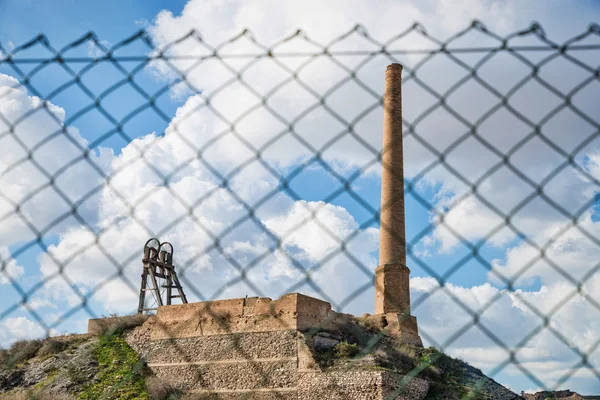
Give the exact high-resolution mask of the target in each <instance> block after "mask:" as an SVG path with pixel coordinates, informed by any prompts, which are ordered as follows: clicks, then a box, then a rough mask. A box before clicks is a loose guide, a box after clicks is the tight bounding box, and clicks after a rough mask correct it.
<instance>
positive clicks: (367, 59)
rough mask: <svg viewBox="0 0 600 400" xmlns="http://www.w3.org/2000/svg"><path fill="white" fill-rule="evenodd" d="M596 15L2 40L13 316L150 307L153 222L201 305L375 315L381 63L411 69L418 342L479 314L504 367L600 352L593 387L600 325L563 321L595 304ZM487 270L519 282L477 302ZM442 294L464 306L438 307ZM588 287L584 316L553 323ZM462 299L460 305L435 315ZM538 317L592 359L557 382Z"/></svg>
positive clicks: (0, 106) (47, 330) (409, 175)
mask: <svg viewBox="0 0 600 400" xmlns="http://www.w3.org/2000/svg"><path fill="white" fill-rule="evenodd" d="M599 33H600V28H599V27H598V25H591V26H590V27H589V28H588V29H587V30H585V31H584V32H583V33H582V34H580V35H577V36H575V37H573V38H572V39H570V40H567V41H566V42H564V43H555V42H553V41H552V40H550V39H549V38H548V37H547V36H546V35H545V33H544V30H543V29H542V27H541V26H539V25H537V24H533V25H532V26H531V27H530V28H528V29H526V30H523V31H519V32H515V33H513V34H510V35H507V36H498V35H496V34H494V33H493V32H490V31H489V30H488V29H486V27H485V26H483V25H482V24H481V23H479V22H474V23H473V24H472V25H471V26H470V27H468V28H466V29H465V30H463V31H461V32H460V33H458V34H456V35H454V36H452V37H450V38H448V39H447V40H444V41H440V40H438V39H436V38H434V37H432V36H431V35H429V34H428V33H427V32H426V30H425V29H424V28H423V27H422V26H420V25H418V24H415V25H414V26H412V27H411V28H410V29H408V30H406V31H404V32H402V33H400V34H398V35H396V36H395V37H393V38H391V39H390V40H388V41H386V42H378V41H377V40H375V39H374V38H372V37H370V36H369V35H368V34H367V32H366V31H365V30H364V29H363V28H362V27H360V26H357V27H356V28H354V29H352V30H351V31H349V32H348V33H347V34H345V35H343V36H341V37H339V38H338V39H336V40H334V41H332V42H330V43H327V44H323V43H318V42H317V41H315V40H313V39H311V38H309V37H308V36H307V35H306V34H305V33H304V32H302V31H298V32H296V33H295V34H294V35H292V36H290V37H287V38H285V39H283V40H281V41H279V42H277V43H275V44H272V45H270V46H267V45H264V44H261V43H260V42H259V41H258V40H257V39H255V38H254V37H253V36H252V34H251V33H250V32H248V31H244V32H243V33H242V34H240V35H238V36H236V37H234V38H232V39H230V40H228V41H226V42H224V43H221V44H218V45H216V46H214V45H211V44H209V43H207V42H206V41H205V40H204V39H203V38H202V36H201V35H200V34H199V33H198V32H195V31H192V32H190V33H189V34H188V35H186V36H184V37H181V38H179V39H178V40H175V41H168V42H167V41H166V39H164V38H162V39H161V38H156V37H153V36H152V35H151V33H149V32H146V31H140V32H139V33H138V34H136V35H134V36H132V37H130V38H127V39H125V40H123V41H122V42H120V43H118V44H115V45H109V44H107V43H106V42H103V41H101V40H99V39H98V38H97V37H96V36H95V35H94V34H88V35H86V36H84V37H82V38H80V39H78V40H76V41H74V42H72V43H71V44H69V45H67V46H65V47H63V48H62V49H56V48H54V47H53V46H52V44H51V43H50V41H49V40H48V39H47V38H46V37H44V36H43V35H41V36H38V37H37V38H35V39H34V40H32V41H30V42H28V43H25V44H23V45H21V46H17V47H14V48H12V49H9V48H7V47H6V46H5V45H4V44H0V73H1V74H4V77H2V80H0V87H1V88H2V90H1V91H0V143H2V148H3V156H2V157H1V158H0V182H1V183H0V221H2V223H1V225H3V226H4V231H5V232H4V233H2V236H1V237H2V243H1V244H0V251H2V253H0V254H1V255H2V279H1V282H2V283H3V284H4V285H5V287H6V289H3V290H5V291H6V293H7V295H4V296H3V301H2V307H1V312H0V320H7V319H8V318H9V317H10V316H11V315H25V316H27V317H28V318H31V319H32V320H34V322H35V325H36V326H38V327H41V328H42V331H43V332H40V334H42V335H43V334H45V335H53V334H55V333H56V331H57V329H61V327H63V328H64V327H65V326H67V327H70V328H72V329H75V328H74V327H73V326H70V325H68V324H67V323H68V322H69V321H72V320H75V319H77V318H79V319H85V318H87V317H90V318H95V317H98V316H100V315H101V314H102V313H103V312H104V310H105V309H107V308H108V309H110V308H111V307H113V308H114V309H120V310H123V309H129V310H132V309H134V308H135V306H137V301H136V299H137V296H138V294H139V290H140V287H139V278H138V277H139V273H141V269H142V267H141V261H140V260H141V258H142V249H141V246H142V244H143V243H144V242H145V241H146V239H147V238H149V237H156V238H159V239H160V240H161V241H164V240H168V241H170V242H172V243H173V245H174V248H175V259H174V264H175V265H176V266H177V270H178V271H179V272H178V273H179V274H180V280H181V282H182V285H183V287H184V289H185V291H186V293H188V297H189V298H190V301H207V300H213V299H222V298H231V297H243V295H244V294H250V295H253V296H254V295H256V296H261V297H267V296H268V297H273V298H274V297H275V296H280V295H282V294H285V293H289V292H296V291H302V292H306V293H308V294H310V295H313V296H315V297H318V298H320V299H323V300H326V301H328V302H330V303H331V304H332V306H333V308H334V309H335V310H338V311H342V312H353V313H355V311H357V310H358V311H359V312H360V311H362V312H365V311H370V310H371V309H372V307H371V304H372V299H371V298H372V297H373V288H374V269H375V266H376V261H375V259H374V258H373V257H374V256H373V255H374V254H376V251H377V250H376V246H374V245H373V242H374V241H375V242H376V241H377V237H376V236H373V235H374V234H376V232H377V230H378V229H379V225H378V222H379V213H380V208H379V197H378V196H379V191H380V186H378V182H379V179H380V178H379V176H380V175H379V174H380V172H381V168H382V165H381V153H382V149H381V133H382V129H381V119H382V111H383V97H382V96H383V91H382V88H383V78H384V70H385V68H384V66H385V65H386V64H389V63H402V64H403V65H404V73H403V97H404V117H403V125H404V134H403V136H404V146H405V157H406V158H405V172H406V176H405V177H404V178H405V198H406V214H407V222H406V223H407V242H408V243H407V260H408V265H409V267H410V268H411V269H412V277H417V278H415V279H416V280H417V281H415V280H414V279H413V282H412V284H413V285H417V286H418V285H424V286H418V287H417V289H416V290H417V292H414V291H413V294H412V295H413V301H412V313H413V315H417V316H418V318H419V320H420V321H422V322H420V324H419V329H420V332H419V333H420V335H421V337H422V338H423V340H424V341H425V342H426V343H427V344H430V345H433V346H435V347H437V348H439V349H441V350H451V349H452V348H453V346H458V347H460V346H461V345H460V338H461V337H463V336H464V335H466V334H467V333H468V332H469V331H470V330H473V329H477V330H478V332H479V334H480V336H481V337H485V338H486V340H488V344H490V343H491V344H492V345H491V346H489V347H488V348H489V349H490V351H492V350H494V349H493V347H494V348H495V349H497V350H500V354H501V355H502V356H501V357H500V358H501V359H502V360H503V361H501V362H497V363H495V361H494V363H495V365H493V367H492V366H490V365H488V367H489V368H487V369H486V373H487V374H488V375H489V376H492V377H494V376H496V375H497V374H499V373H501V372H502V371H503V370H505V369H506V368H507V367H511V368H515V370H516V371H517V373H519V374H523V375H524V376H527V377H528V378H529V379H530V382H532V383H533V384H534V385H537V387H539V388H548V389H550V388H553V389H554V388H558V387H561V386H562V385H563V384H564V383H565V382H568V381H569V379H571V378H572V377H574V376H576V375H577V374H579V373H580V372H581V371H582V370H585V372H586V374H587V375H586V376H587V379H588V382H589V381H594V382H596V383H595V385H596V387H598V386H597V385H598V383H599V382H600V369H599V368H598V360H599V357H600V355H599V352H598V350H597V349H598V346H599V345H600V337H599V336H598V331H596V332H593V331H587V332H586V335H587V336H586V341H585V343H583V342H581V343H577V342H576V340H577V338H574V337H573V336H569V334H565V331H564V329H563V328H564V327H565V326H566V325H568V324H569V323H570V324H577V321H584V320H586V319H590V320H594V319H595V320H600V319H599V318H598V315H594V313H595V312H596V311H600V304H599V303H600V298H598V297H597V295H596V293H597V290H598V287H599V286H598V285H599V283H598V278H597V277H598V270H599V269H600V263H598V262H597V261H595V260H594V255H595V253H594V252H593V251H594V250H595V249H596V248H597V247H598V245H599V244H600V243H599V241H598V238H597V236H598V235H597V234H596V233H597V230H594V224H595V220H596V216H595V207H596V201H597V197H596V196H597V195H596V191H597V187H598V184H599V182H598V175H597V171H596V170H595V169H594V168H595V167H596V165H597V164H596V163H595V158H594V157H595V148H594V146H596V143H597V142H596V141H597V140H598V136H599V133H600V120H599V118H598V116H599V113H598V106H597V104H598V102H597V101H598V94H599V93H600V91H599V89H600V86H598V84H599V83H600V65H599V64H598V61H597V60H598V56H597V54H598V51H599V50H600V41H599V40H598V37H599ZM161 40H162V42H161ZM349 88H352V90H350V89H349ZM61 107H64V108H65V109H67V110H68V112H65V111H64V110H63V109H62V108H61ZM92 132H93V133H92ZM150 132H154V133H151V134H149V133H150ZM383 167H385V166H383ZM374 182H375V183H374ZM571 184H572V185H573V186H572V187H569V188H568V189H565V187H567V186H568V185H571ZM346 210H347V211H346ZM595 229H597V228H595ZM583 241H585V243H586V244H585V245H582V244H581V243H582V242H583ZM569 246H570V247H569ZM180 249H181V250H180ZM515 249H516V250H515ZM559 250H561V251H562V252H560V253H559ZM578 251H579V252H580V253H577V252H578ZM580 254H583V255H585V256H587V257H582V256H580ZM504 257H506V258H505V259H504ZM498 260H504V261H498ZM440 263H444V265H443V266H442V265H440ZM573 263H575V264H576V265H573ZM481 267H483V268H481ZM478 274H479V275H478ZM482 274H483V275H482ZM430 278H433V280H432V279H430ZM470 279H472V280H470ZM488 279H489V280H490V281H492V282H494V283H495V284H496V287H500V288H501V289H498V290H492V291H491V293H492V294H490V295H485V296H483V298H482V299H480V301H478V302H476V303H473V302H470V301H469V298H468V297H465V296H464V295H461V292H460V290H459V289H458V287H459V286H461V285H462V286H468V285H481V284H483V283H484V282H487V281H488ZM536 279H537V281H536ZM594 279H595V281H594ZM540 280H541V284H542V285H543V284H546V285H549V286H552V285H563V286H561V288H565V289H564V290H560V291H557V292H556V293H555V294H553V295H552V298H550V299H549V300H544V303H543V304H542V305H543V306H540V303H539V302H538V301H537V300H536V298H535V297H532V296H528V295H527V292H526V291H523V290H522V289H521V288H523V287H525V288H527V287H532V286H530V285H533V287H537V286H539V285H540ZM434 282H437V283H434ZM548 282H551V284H550V283H548ZM425 283H427V284H425ZM536 285H537V286H536ZM449 287H454V289H453V290H450V289H449ZM538 289H539V287H538ZM538 289H536V290H538ZM542 292H543V289H542ZM442 294H443V296H445V297H444V299H445V300H444V301H445V302H447V303H448V304H452V307H455V308H454V311H452V312H450V311H448V310H450V308H448V309H437V308H433V307H432V308H428V306H427V304H428V302H431V301H432V299H433V298H434V297H435V296H440V295H442ZM540 296H541V295H540ZM507 298H510V299H511V300H512V301H513V304H514V306H513V309H515V310H516V309H517V308H518V309H519V312H521V313H523V315H527V316H529V318H530V320H531V321H534V322H533V323H532V325H527V326H526V328H527V329H523V331H520V332H518V333H519V334H518V335H516V336H518V337H516V336H515V335H514V334H511V335H509V336H510V337H504V336H503V331H502V330H500V329H497V327H496V326H495V325H494V327H493V328H490V327H489V326H490V324H488V323H487V320H486V318H487V316H486V313H488V314H489V313H492V314H493V311H490V310H494V307H497V306H498V304H499V303H501V302H503V301H507ZM575 300H576V301H577V302H578V303H577V304H579V305H580V306H578V307H579V308H575V309H574V310H579V311H578V312H581V314H579V315H571V314H570V315H571V317H570V319H567V320H564V321H569V322H564V321H563V320H561V321H562V322H561V323H560V324H553V323H552V322H553V319H555V318H556V315H557V314H559V313H560V312H561V309H562V308H563V306H565V305H566V304H569V302H571V301H575ZM53 302H56V304H61V306H60V307H58V308H57V307H56V306H54V308H50V310H51V311H50V312H48V313H46V312H45V311H44V312H42V311H41V310H44V307H50V306H51V304H48V303H53ZM61 302H64V303H61ZM364 302H367V304H369V307H364V306H361V304H364ZM369 302H370V303H369ZM44 304H45V305H44ZM106 304H110V307H108V306H107V307H106V308H105V307H104V306H105V305H106ZM123 304H126V305H125V306H124V307H123ZM434 304H435V307H439V304H440V303H434ZM444 304H445V303H444ZM115 305H120V306H121V308H119V307H114V306H115ZM474 305H475V306H476V307H474ZM150 306H151V305H150ZM438 311H439V313H440V318H441V319H438V320H437V322H435V319H434V321H433V322H430V323H428V322H427V320H428V318H429V317H428V316H430V314H432V313H435V312H438ZM515 312H516V311H515ZM19 313H21V314H19ZM445 313H454V314H464V318H465V319H464V321H463V322H465V323H464V324H463V323H461V324H460V326H459V327H458V328H459V329H456V330H453V331H452V332H450V333H448V334H444V335H442V334H440V331H439V330H437V329H428V328H431V327H432V326H435V324H436V323H438V324H443V323H444V318H446V317H448V316H447V315H446V316H443V315H442V314H445ZM569 313H571V311H569ZM50 315H51V316H50ZM489 318H492V319H493V318H496V316H492V317H489ZM511 323H512V322H511V321H505V322H504V325H511ZM515 323H518V321H517V322H515ZM586 326H587V325H586ZM592 326H594V325H592ZM524 327H525V325H524ZM507 329H508V327H507ZM586 329H587V328H586ZM541 332H544V333H545V334H546V335H550V336H551V339H549V340H551V341H552V342H551V343H554V344H553V346H555V345H556V344H558V345H559V346H562V345H564V346H565V347H566V348H568V349H570V350H569V351H571V352H572V355H574V357H575V358H576V360H575V362H573V363H572V365H571V366H570V368H568V371H566V372H564V373H562V372H561V373H560V375H559V376H554V377H553V379H552V385H550V384H549V383H548V382H547V381H545V379H544V378H543V377H540V376H539V372H537V371H536V372H534V371H532V370H531V368H528V367H527V362H523V361H522V360H519V351H520V350H521V349H523V348H525V347H526V346H527V345H528V344H530V343H531V341H532V340H535V338H536V337H538V335H539V334H540V333H541ZM5 340H6V341H7V342H8V341H9V340H10V338H5ZM549 343H550V342H549ZM494 351H495V350H494ZM463 354H466V355H468V354H467V353H463ZM495 360H497V359H495ZM419 372H420V371H416V372H415V373H419ZM593 385H594V384H593V383H592V386H593Z"/></svg>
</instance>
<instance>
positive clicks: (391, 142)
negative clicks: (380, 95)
mask: <svg viewBox="0 0 600 400" xmlns="http://www.w3.org/2000/svg"><path fill="white" fill-rule="evenodd" d="M402 152H403V149H402V65H400V64H391V65H389V66H388V67H387V70H386V74H385V94H384V114H383V148H382V171H381V214H380V220H379V221H380V236H379V266H378V267H377V270H376V298H375V313H376V314H382V313H392V312H393V313H406V314H410V288H409V280H408V275H409V273H410V270H409V269H408V267H407V266H406V237H405V231H404V166H403V153H402Z"/></svg>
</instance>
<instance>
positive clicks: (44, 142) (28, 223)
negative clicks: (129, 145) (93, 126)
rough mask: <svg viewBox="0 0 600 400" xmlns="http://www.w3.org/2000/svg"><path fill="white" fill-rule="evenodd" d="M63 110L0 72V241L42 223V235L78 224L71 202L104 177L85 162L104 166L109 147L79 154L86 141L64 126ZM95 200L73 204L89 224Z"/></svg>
mask: <svg viewBox="0 0 600 400" xmlns="http://www.w3.org/2000/svg"><path fill="white" fill-rule="evenodd" d="M65 114H66V113H65V110H64V109H62V108H61V107H58V106H56V105H54V104H52V103H49V102H44V101H42V100H41V99H40V98H38V97H35V96H28V95H27V91H26V90H25V88H24V87H23V86H21V85H20V84H19V82H18V81H17V80H16V79H15V78H13V77H10V76H7V75H4V74H0V117H1V118H0V147H1V148H2V149H3V156H2V158H1V159H0V218H1V220H2V224H0V242H1V243H6V244H8V245H13V244H17V243H19V242H23V241H28V240H32V239H34V238H36V237H37V233H38V231H41V230H44V229H46V228H47V230H46V231H45V234H46V235H52V234H54V233H59V232H61V230H63V229H65V228H66V227H67V226H69V225H70V224H73V223H76V224H79V222H78V221H76V220H75V219H74V218H73V217H72V216H69V214H70V213H71V212H72V203H74V202H76V201H77V200H80V199H81V198H82V197H83V196H84V195H86V194H87V193H88V192H90V191H91V190H92V189H94V188H96V187H98V186H100V185H101V184H102V182H103V178H102V177H101V176H100V175H99V174H98V173H97V172H96V171H95V170H94V168H92V166H91V164H90V163H94V164H95V165H96V167H97V168H99V169H100V170H103V168H105V167H106V166H107V164H106V161H108V160H110V157H111V153H112V151H110V150H106V149H99V150H91V151H90V152H89V156H88V158H87V159H83V154H82V153H83V152H82V150H81V148H83V149H85V148H87V141H86V140H85V139H83V138H82V137H81V135H80V134H79V132H78V131H77V129H75V128H72V127H64V125H63V121H64V119H65ZM73 143H76V144H77V145H78V146H79V147H77V146H76V145H75V144H73ZM32 149H34V150H32ZM75 160H79V161H78V162H76V163H74V164H73V165H71V166H69V168H67V169H66V170H64V171H62V172H61V168H63V167H65V166H66V165H67V164H69V163H71V162H73V161H75ZM88 160H89V162H90V163H88ZM52 176H53V178H54V182H53V185H50V184H49V183H50V179H51V177H52ZM97 200H98V199H97V196H91V197H90V198H89V199H87V201H85V202H83V203H82V204H80V205H79V207H78V208H77V212H78V215H79V216H80V217H81V218H83V220H85V221H87V222H88V223H90V224H93V223H94V220H93V214H95V213H96V208H97ZM65 216H66V218H65ZM60 217H63V218H62V220H59V221H58V222H56V221H57V220H58V219H59V218H60Z"/></svg>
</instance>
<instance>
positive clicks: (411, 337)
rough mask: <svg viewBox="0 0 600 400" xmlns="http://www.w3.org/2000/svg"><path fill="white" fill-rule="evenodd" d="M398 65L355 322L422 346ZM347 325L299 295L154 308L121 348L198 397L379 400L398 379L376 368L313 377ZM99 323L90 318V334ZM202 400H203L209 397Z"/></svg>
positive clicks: (389, 84)
mask: <svg viewBox="0 0 600 400" xmlns="http://www.w3.org/2000/svg"><path fill="white" fill-rule="evenodd" d="M401 73H402V66H401V65H399V64H392V65H389V66H388V67H387V71H386V76H385V95H384V132H383V153H382V164H383V169H382V178H381V179H382V189H381V217H380V226H381V228H380V232H381V233H380V251H379V266H378V267H377V269H376V294H375V296H376V302H375V310H374V314H373V315H371V316H367V317H365V318H363V322H364V321H367V322H369V321H370V322H372V323H373V324H376V325H377V326H380V327H382V328H383V329H384V330H385V331H386V332H387V333H388V334H389V335H392V336H396V337H398V338H399V339H400V340H401V341H403V342H405V343H409V344H411V345H414V346H422V341H421V338H420V337H419V334H418V329H417V321H416V318H415V317H414V316H412V315H411V314H410V289H409V274H410V270H409V269H408V267H407V266H406V240H405V226H404V179H403V154H402V151H403V150H402V94H401V84H402V82H401ZM356 320H357V319H356V318H355V317H353V316H350V315H347V314H341V313H337V312H334V311H332V309H331V305H330V304H329V303H327V302H324V301H322V300H319V299H315V298H312V297H309V296H305V295H301V294H296V293H292V294H287V295H284V296H283V297H281V298H280V299H277V300H271V299H269V298H245V299H244V298H241V299H230V300H219V301H211V302H199V303H189V304H178V305H166V306H163V307H159V309H158V311H157V313H156V315H154V316H152V317H150V318H149V319H148V321H147V322H146V323H145V324H144V325H143V326H142V327H140V328H137V329H136V331H135V332H134V334H133V335H131V336H130V338H129V341H130V343H131V345H132V347H134V348H135V349H136V350H137V351H138V353H140V354H141V355H142V356H143V357H144V358H145V359H146V361H147V365H148V367H149V368H150V369H151V370H152V371H153V372H154V373H155V374H156V375H157V376H159V377H161V378H164V379H165V381H168V382H170V383H171V384H173V385H176V386H177V387H179V388H181V389H183V390H185V391H187V392H188V393H190V394H191V395H195V396H198V398H223V399H238V398H239V399H242V398H245V399H264V400H266V399H308V400H310V399H319V400H322V399H357V400H358V399H361V400H365V399H384V398H388V399H389V398H390V397H389V396H390V394H393V393H394V391H395V390H396V389H397V387H398V382H399V381H400V380H401V378H402V377H401V376H398V374H395V373H392V372H389V371H386V370H383V369H377V368H347V369H343V370H336V371H329V372H327V373H325V372H323V371H322V370H321V369H320V368H319V365H318V362H317V361H318V360H316V359H315V353H314V351H313V350H314V348H319V347H321V348H323V347H324V348H327V347H332V346H335V345H336V344H338V343H340V341H341V340H342V334H341V333H339V332H341V330H343V329H345V328H344V327H345V326H347V325H348V324H352V323H356ZM99 323H100V321H98V320H91V321H90V325H89V329H90V331H91V332H93V331H95V330H96V329H97V328H98V325H99ZM427 390H428V383H427V381H425V380H422V379H419V378H413V379H412V380H411V381H410V382H409V383H408V384H407V385H406V387H405V389H404V391H403V392H402V394H400V395H398V396H395V397H393V396H392V398H396V399H422V398H424V397H425V395H426V393H427ZM211 396H212V397H211Z"/></svg>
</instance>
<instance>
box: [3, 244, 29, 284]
mask: <svg viewBox="0 0 600 400" xmlns="http://www.w3.org/2000/svg"><path fill="white" fill-rule="evenodd" d="M0 265H1V266H2V271H1V272H0V285H3V284H7V283H9V282H10V281H11V280H12V281H15V280H17V279H19V278H20V277H21V276H23V274H24V273H25V268H23V266H22V265H19V264H17V261H16V260H15V259H14V258H12V257H11V256H10V252H9V251H8V248H6V247H0Z"/></svg>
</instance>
